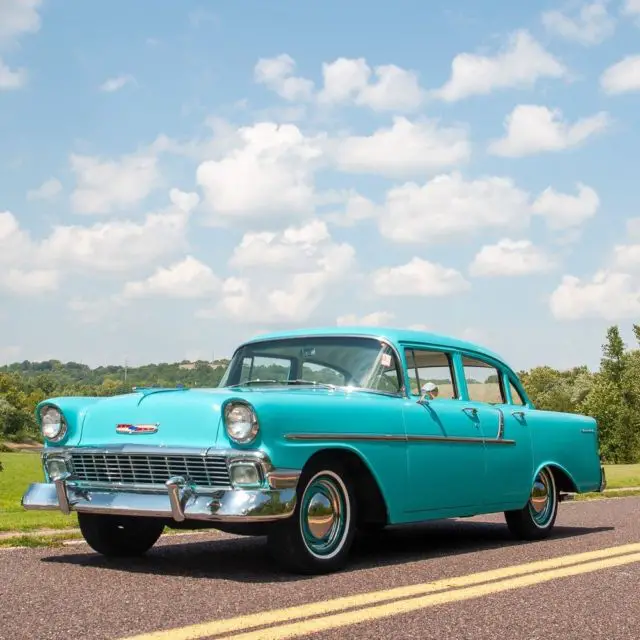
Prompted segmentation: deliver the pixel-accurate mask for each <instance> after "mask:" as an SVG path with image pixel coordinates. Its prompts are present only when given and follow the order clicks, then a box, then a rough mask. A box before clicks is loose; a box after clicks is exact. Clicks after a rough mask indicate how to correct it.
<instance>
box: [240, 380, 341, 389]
mask: <svg viewBox="0 0 640 640" xmlns="http://www.w3.org/2000/svg"><path fill="white" fill-rule="evenodd" d="M263 383H265V384H284V385H287V384H311V385H313V386H316V387H324V388H326V389H335V388H336V385H335V384H330V383H329V382H316V381H315V380H303V379H301V378H298V379H296V380H268V379H266V380H260V379H259V378H256V379H254V380H245V381H244V382H238V383H236V384H230V385H229V386H228V388H229V389H232V388H234V387H244V386H248V385H252V384H263Z"/></svg>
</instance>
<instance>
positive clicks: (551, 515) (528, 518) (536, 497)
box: [505, 467, 559, 540]
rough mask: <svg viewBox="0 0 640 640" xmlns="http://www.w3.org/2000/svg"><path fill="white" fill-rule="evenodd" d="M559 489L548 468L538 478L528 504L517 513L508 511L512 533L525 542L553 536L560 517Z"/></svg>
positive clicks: (540, 472)
mask: <svg viewBox="0 0 640 640" xmlns="http://www.w3.org/2000/svg"><path fill="white" fill-rule="evenodd" d="M558 502H559V501H558V489H557V487H556V482H555V478H554V477H553V472H552V471H551V469H549V468H548V467H545V468H543V469H541V470H540V471H539V473H538V475H537V476H536V479H535V481H534V483H533V487H532V489H531V495H530V496H529V500H528V501H527V504H526V505H525V506H524V507H523V508H522V509H518V510H517V511H506V512H505V518H506V521H507V526H508V527H509V530H510V531H511V533H513V534H514V535H515V536H516V537H518V538H521V539H523V540H541V539H542V538H546V537H547V536H549V535H550V534H551V531H552V530H553V527H554V525H555V522H556V516H557V515H558Z"/></svg>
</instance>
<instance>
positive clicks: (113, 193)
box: [71, 149, 160, 214]
mask: <svg viewBox="0 0 640 640" xmlns="http://www.w3.org/2000/svg"><path fill="white" fill-rule="evenodd" d="M71 169H72V170H73V172H74V173H75V174H76V178H77V187H76V189H75V190H74V191H73V193H72V194H71V205H72V207H73V210H74V211H75V212H76V213H85V214H103V213H112V212H114V211H116V210H122V209H128V208H130V207H132V206H134V205H136V204H138V203H139V202H141V201H142V200H144V199H145V198H146V197H147V196H148V195H149V194H150V193H151V191H152V190H153V189H155V188H156V187H158V186H159V185H160V174H159V171H158V158H157V155H156V154H155V153H154V152H152V151H151V150H150V149H147V150H145V151H142V152H140V153H134V154H131V155H125V156H122V157H120V158H119V159H118V160H104V159H102V158H99V157H94V156H81V155H76V154H73V155H72V156H71Z"/></svg>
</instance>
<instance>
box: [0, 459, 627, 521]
mask: <svg viewBox="0 0 640 640" xmlns="http://www.w3.org/2000/svg"><path fill="white" fill-rule="evenodd" d="M0 462H2V464H3V466H4V471H0V532H3V531H34V530H37V529H68V528H73V527H77V526H78V520H77V517H76V514H75V513H72V514H71V515H69V516H64V515H62V514H61V513H58V512H56V511H25V510H24V509H23V508H22V506H21V505H20V498H21V497H22V494H23V493H24V491H25V490H26V488H27V486H28V485H29V483H31V482H41V481H42V480H43V473H42V468H41V467H40V456H39V455H38V454H37V453H0ZM605 470H606V473H607V488H608V489H618V488H621V487H640V464H620V465H606V466H605ZM627 495H629V494H627ZM612 497H613V495H612Z"/></svg>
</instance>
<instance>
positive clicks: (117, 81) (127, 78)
mask: <svg viewBox="0 0 640 640" xmlns="http://www.w3.org/2000/svg"><path fill="white" fill-rule="evenodd" d="M135 82H136V80H135V78H134V77H133V76H131V75H128V74H127V75H120V76H115V77H113V78H108V79H107V80H105V81H104V82H103V83H102V84H101V85H100V91H104V92H105V93H113V92H114V91H119V90H120V89H123V88H124V87H126V86H127V85H128V84H135Z"/></svg>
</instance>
